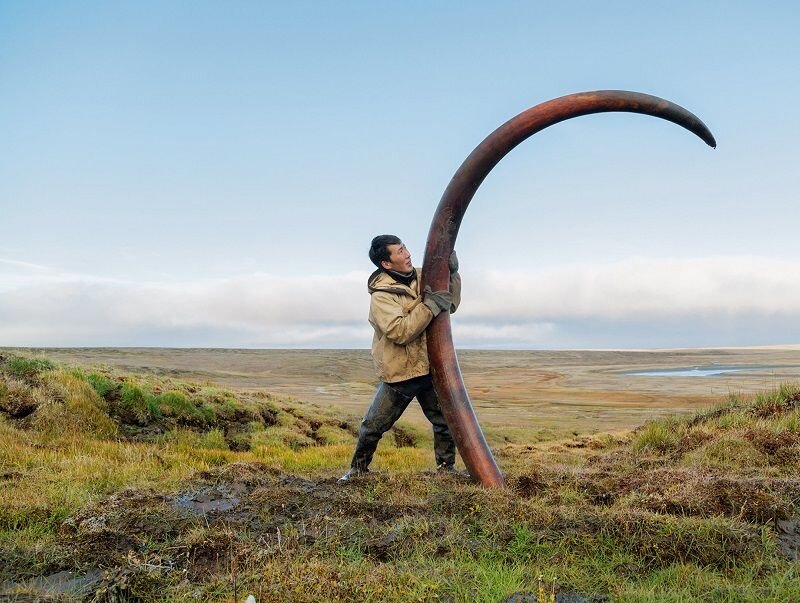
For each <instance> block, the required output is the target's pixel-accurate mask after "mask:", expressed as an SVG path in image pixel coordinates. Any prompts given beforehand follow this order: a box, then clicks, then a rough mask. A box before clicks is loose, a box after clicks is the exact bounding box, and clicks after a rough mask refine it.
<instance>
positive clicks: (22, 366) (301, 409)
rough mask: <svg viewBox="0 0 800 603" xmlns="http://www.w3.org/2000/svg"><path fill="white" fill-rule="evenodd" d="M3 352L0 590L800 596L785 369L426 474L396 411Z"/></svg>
mask: <svg viewBox="0 0 800 603" xmlns="http://www.w3.org/2000/svg"><path fill="white" fill-rule="evenodd" d="M357 427H358V417H343V416H339V415H337V414H336V413H334V412H333V411H331V410H330V409H327V408H322V407H315V406H313V405H310V404H306V403H303V402H301V401H298V400H294V399H285V398H282V397H278V396H274V395H271V394H269V393H266V392H255V393H253V392H250V393H245V392H239V391H232V390H227V389H221V388H218V387H215V386H213V385H212V384H210V383H190V382H184V381H178V380H174V379H169V378H165V377H160V376H154V375H139V374H129V373H120V372H117V371H113V370H110V369H108V368H103V367H97V368H95V369H92V370H87V369H76V368H71V367H68V366H63V365H59V364H56V363H54V362H52V361H49V360H47V359H46V358H41V357H24V356H18V355H9V354H6V355H0V585H2V586H0V599H2V598H3V597H5V598H6V599H9V600H15V599H17V600H36V599H37V598H38V599H40V600H41V599H45V600H46V599H47V598H50V599H52V600H87V601H169V600H175V601H186V600H190V601H192V600H194V601H209V600H210V601H227V600H233V599H236V600H243V599H244V598H245V596H247V595H248V594H253V595H254V596H255V597H256V599H257V600H258V601H517V602H523V601H535V600H538V601H550V600H554V599H555V600H558V601H576V602H577V601H694V600H698V601H699V600H703V601H731V602H734V601H736V602H738V601H775V602H778V601H780V602H784V601H800V566H798V563H797V561H795V559H797V558H798V557H800V524H799V523H798V521H797V519H798V517H800V512H798V506H800V478H798V469H800V388H798V387H796V386H788V385H787V386H784V387H782V388H781V389H780V390H778V391H774V392H769V393H764V394H760V395H757V396H754V397H748V398H737V397H731V398H730V399H729V400H726V401H725V402H724V403H722V404H720V405H719V406H717V407H715V408H712V409H709V410H707V411H704V412H703V413H701V414H698V415H695V416H690V417H675V418H667V419H662V420H658V421H653V422H651V423H648V424H646V425H644V426H642V427H641V428H639V429H638V430H635V431H633V432H630V433H623V434H606V435H593V436H587V437H576V438H573V439H569V440H559V441H549V442H540V443H537V444H535V445H534V444H530V445H508V446H505V447H503V448H500V449H498V450H497V451H496V453H497V458H498V462H499V463H500V465H501V467H502V469H503V471H504V472H505V473H506V475H507V478H508V487H507V488H504V489H500V490H495V491H487V490H484V489H483V488H481V487H480V486H477V485H475V484H472V483H470V482H469V480H467V479H463V478H459V477H457V476H455V477H454V476H439V475H436V474H435V473H433V472H432V471H430V468H431V467H432V465H433V453H432V451H431V439H430V435H429V434H427V433H424V432H421V431H419V430H418V429H416V428H412V427H410V426H408V425H401V426H399V427H398V428H397V429H396V430H395V431H394V433H392V434H389V437H386V438H385V441H384V442H382V443H381V446H380V448H379V452H378V455H377V456H376V460H375V463H374V472H373V474H371V475H370V476H369V477H367V478H364V479H361V480H358V481H356V482H354V483H350V484H347V485H345V486H339V485H337V484H336V482H335V480H336V477H338V475H339V474H341V472H342V471H343V470H344V469H345V468H346V466H347V464H348V462H349V458H350V455H351V454H352V448H353V444H354V441H355V436H354V434H355V433H356V430H357Z"/></svg>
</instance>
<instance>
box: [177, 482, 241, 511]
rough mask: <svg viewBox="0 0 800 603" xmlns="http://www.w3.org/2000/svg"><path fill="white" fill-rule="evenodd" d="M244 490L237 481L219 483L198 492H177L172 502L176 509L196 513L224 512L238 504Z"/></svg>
mask: <svg viewBox="0 0 800 603" xmlns="http://www.w3.org/2000/svg"><path fill="white" fill-rule="evenodd" d="M238 486H241V487H238ZM245 492H246V488H245V487H244V486H242V485H241V484H238V483H234V484H231V487H227V486H223V485H219V486H216V487H212V488H205V489H203V490H200V491H199V492H184V493H182V494H178V495H177V496H175V498H173V499H172V504H173V505H174V506H175V507H177V508H178V509H187V510H189V511H191V512H192V513H196V514H197V515H206V514H208V513H225V512H226V511H230V510H231V509H235V508H236V507H238V506H239V504H240V503H241V502H242V499H241V498H240V497H241V495H242V494H244V493H245Z"/></svg>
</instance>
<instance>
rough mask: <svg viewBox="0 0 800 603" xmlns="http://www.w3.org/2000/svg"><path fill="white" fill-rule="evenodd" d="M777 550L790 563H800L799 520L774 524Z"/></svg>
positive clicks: (779, 521) (780, 521) (781, 521)
mask: <svg viewBox="0 0 800 603" xmlns="http://www.w3.org/2000/svg"><path fill="white" fill-rule="evenodd" d="M775 527H776V531H777V540H778V550H779V551H780V552H781V554H782V555H783V556H784V557H786V558H787V559H789V560H791V561H800V518H797V517H795V518H794V519H783V520H778V521H777V522H776V525H775Z"/></svg>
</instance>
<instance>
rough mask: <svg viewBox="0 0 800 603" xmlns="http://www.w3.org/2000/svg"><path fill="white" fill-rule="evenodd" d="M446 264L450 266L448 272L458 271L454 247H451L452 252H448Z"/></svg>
mask: <svg viewBox="0 0 800 603" xmlns="http://www.w3.org/2000/svg"><path fill="white" fill-rule="evenodd" d="M447 264H448V265H449V266H450V274H453V273H454V272H458V256H457V255H456V250H455V249H453V253H451V254H450V258H449V259H448V260H447Z"/></svg>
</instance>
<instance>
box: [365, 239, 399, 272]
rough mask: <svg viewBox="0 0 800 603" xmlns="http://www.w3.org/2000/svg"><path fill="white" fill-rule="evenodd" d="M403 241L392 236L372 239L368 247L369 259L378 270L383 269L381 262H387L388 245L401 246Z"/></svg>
mask: <svg viewBox="0 0 800 603" xmlns="http://www.w3.org/2000/svg"><path fill="white" fill-rule="evenodd" d="M402 244H403V241H401V240H400V238H399V237H396V236H394V235H378V236H377V237H375V238H374V239H372V243H371V244H370V246H369V259H370V260H371V261H372V263H373V264H375V265H376V266H377V267H378V268H383V266H381V262H388V261H389V245H402Z"/></svg>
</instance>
